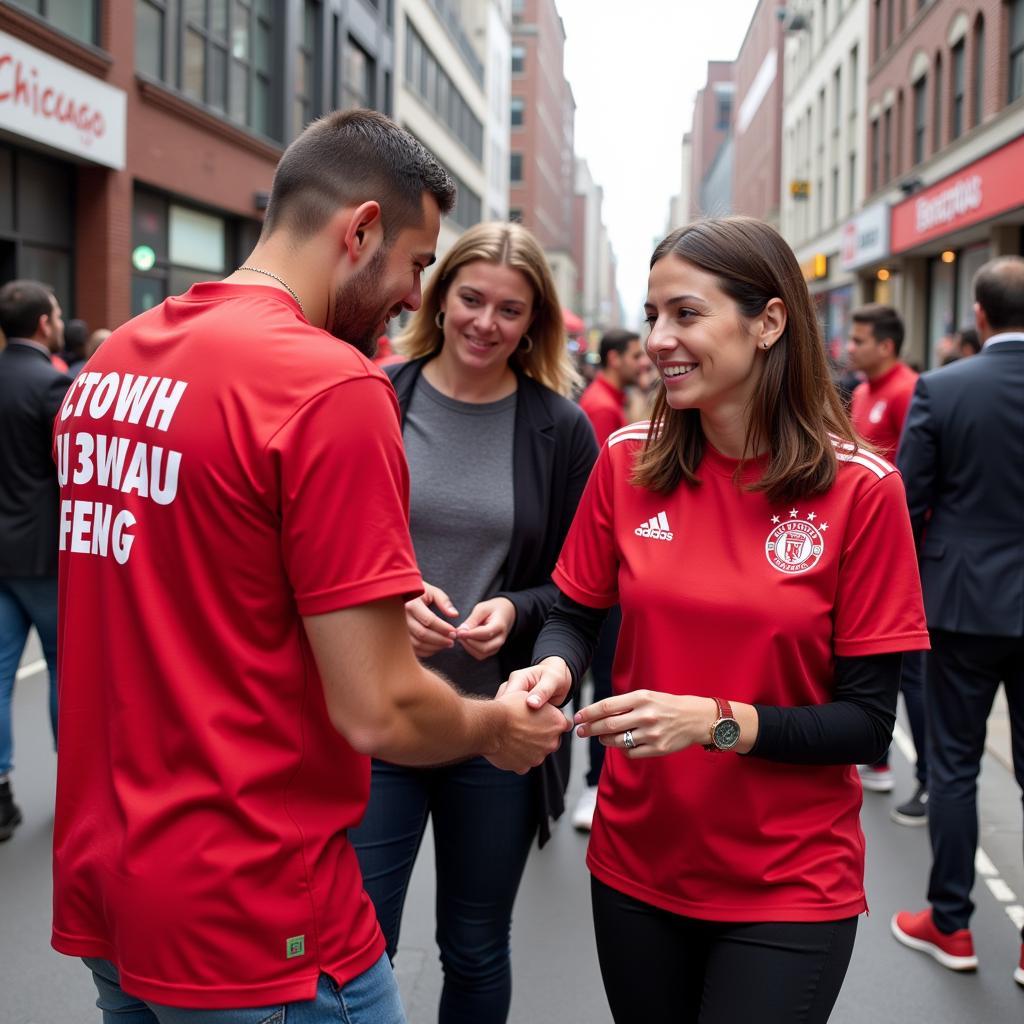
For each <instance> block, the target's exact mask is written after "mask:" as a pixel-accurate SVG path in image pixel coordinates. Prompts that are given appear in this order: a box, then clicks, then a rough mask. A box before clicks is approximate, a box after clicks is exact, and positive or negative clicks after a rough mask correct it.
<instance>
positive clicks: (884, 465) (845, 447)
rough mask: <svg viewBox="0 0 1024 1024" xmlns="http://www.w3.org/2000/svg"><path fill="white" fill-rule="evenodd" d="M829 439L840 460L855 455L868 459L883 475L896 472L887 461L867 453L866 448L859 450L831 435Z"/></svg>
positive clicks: (874, 454) (879, 456)
mask: <svg viewBox="0 0 1024 1024" xmlns="http://www.w3.org/2000/svg"><path fill="white" fill-rule="evenodd" d="M830 437H831V438H832V444H833V446H834V447H835V448H836V455H838V456H839V457H840V458H842V457H843V455H844V454H847V455H857V456H859V457H860V458H862V459H868V460H870V461H872V462H874V463H875V464H876V465H877V466H878V468H879V469H881V470H882V471H883V475H887V474H889V473H895V472H896V467H895V466H894V465H893V464H892V463H891V462H889V461H888V460H886V459H883V458H882V456H881V455H878V454H876V453H875V452H871V451H868V450H867V449H866V448H859V447H857V446H856V445H853V444H851V443H850V442H849V441H843V440H842V439H841V438H838V437H836V436H835V435H834V434H831V435H830Z"/></svg>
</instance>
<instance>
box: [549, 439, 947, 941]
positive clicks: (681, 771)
mask: <svg viewBox="0 0 1024 1024" xmlns="http://www.w3.org/2000/svg"><path fill="white" fill-rule="evenodd" d="M647 430H648V424H646V423H642V424H634V425H632V426H630V427H626V428H624V429H623V430H620V431H618V432H617V433H615V434H613V435H612V436H611V438H610V439H609V441H608V444H607V445H606V446H605V448H604V449H603V450H602V452H601V455H600V457H599V458H598V461H597V464H596V466H595V468H594V472H593V475H592V476H591V478H590V481H589V483H588V485H587V489H586V491H585V492H584V495H583V499H582V501H581V502H580V506H579V510H578V512H577V514H576V518H575V521H574V522H573V525H572V528H571V529H570V531H569V535H568V537H567V538H566V542H565V546H564V548H563V550H562V553H561V556H560V558H559V562H558V565H557V567H556V569H555V572H554V580H555V582H556V583H557V584H558V586H559V587H560V588H561V589H562V590H563V591H564V592H565V593H566V594H567V595H568V596H569V597H571V598H573V599H574V600H576V601H578V602H580V603H581V604H585V605H588V606H590V607H595V608H602V607H608V606H611V605H613V604H615V603H619V604H621V606H622V629H621V631H620V633H619V642H618V648H617V650H616V653H615V664H614V669H613V688H614V691H615V692H616V693H624V692H628V691H629V690H634V689H655V690H662V691H665V692H668V693H676V694H696V695H699V696H706V697H724V698H726V699H727V700H735V701H742V702H746V703H751V704H755V703H757V704H768V705H779V706H802V705H809V704H821V703H825V702H827V701H829V700H830V699H831V696H832V680H833V668H834V663H835V657H836V656H837V655H840V656H854V655H867V654H882V653H887V652H897V651H907V650H915V649H923V648H926V647H927V646H928V633H927V630H926V627H925V620H924V609H923V606H922V601H921V587H920V582H919V579H918V572H917V561H916V558H915V554H914V543H913V538H912V537H911V532H910V522H909V519H908V515H907V506H906V498H905V496H904V493H903V484H902V481H901V480H900V477H899V474H898V473H897V472H896V471H895V470H894V469H893V467H892V466H890V465H889V464H888V463H886V462H885V461H883V460H882V459H881V458H879V457H878V456H876V455H872V454H867V453H862V452H852V451H850V450H849V447H848V448H841V447H840V449H839V458H840V465H839V472H838V475H837V479H836V482H835V484H834V486H833V487H832V488H831V490H830V491H829V492H828V493H827V494H823V495H819V496H816V497H808V498H805V499H802V500H800V501H796V502H792V503H778V502H771V501H769V500H768V499H767V498H766V497H765V496H764V494H761V493H757V492H750V491H746V490H743V489H742V488H741V487H740V486H738V485H737V484H736V482H735V481H734V473H735V471H736V469H737V463H736V462H735V461H733V460H731V459H727V458H725V457H724V456H722V455H720V454H719V453H717V452H716V451H714V450H712V449H709V450H708V452H707V454H706V455H705V457H704V460H703V462H702V464H701V466H700V470H699V474H698V475H699V478H700V484H699V485H698V486H696V487H690V486H688V485H686V484H683V485H681V486H680V487H678V488H677V489H676V490H675V491H674V492H673V493H672V494H669V495H662V494H657V493H654V492H652V491H648V490H642V489H640V488H638V487H635V486H634V485H633V484H631V483H630V479H629V478H630V474H631V471H632V463H633V458H634V455H635V454H636V453H637V451H638V450H639V449H640V447H641V446H642V444H643V440H644V438H645V437H646V434H647ZM851 447H852V446H851ZM763 467H764V463H763V461H758V462H754V463H748V465H747V466H746V467H745V470H744V477H743V480H744V481H745V482H750V481H751V480H753V479H756V477H757V475H758V474H759V473H761V472H763ZM860 806H861V785H860V782H859V780H858V778H857V772H856V769H855V768H854V767H853V766H851V765H839V766H824V767H816V766H810V767H809V766H806V765H790V764H778V763H774V762H770V761H766V760H761V759H759V758H757V757H744V756H740V755H735V754H723V753H709V752H708V751H705V750H704V749H702V748H701V747H699V746H698V747H691V748H689V749H687V750H685V751H680V752H678V753H675V754H672V755H669V756H667V757H660V758H651V759H649V760H647V759H645V760H630V759H628V758H627V757H625V756H624V754H623V752H622V751H621V750H620V749H618V748H609V750H608V753H607V758H606V760H605V766H604V769H603V772H602V775H601V782H600V792H599V799H598V802H597V816H596V818H595V820H594V828H593V832H592V833H591V840H590V849H589V853H588V857H587V863H588V865H589V867H590V870H591V871H592V872H593V874H594V875H595V876H596V877H597V878H599V879H600V880H601V881H603V882H604V883H606V884H607V885H610V886H611V887H612V888H614V889H618V890H619V891H621V892H625V893H627V894H629V895H631V896H634V897H635V898H637V899H639V900H643V901H644V902H646V903H650V904H653V905H654V906H658V907H662V908H663V909H665V910H669V911H672V912H673V913H677V914H682V915H685V916H688V917H696V918H703V919H707V920H718V921H817V920H833V919H839V918H843V917H849V916H853V915H855V914H858V913H860V912H861V911H862V910H864V909H865V907H866V903H865V897H864V886H863V882H864V836H863V834H862V832H861V828H860V821H859V812H860Z"/></svg>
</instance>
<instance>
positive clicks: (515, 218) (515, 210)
mask: <svg viewBox="0 0 1024 1024" xmlns="http://www.w3.org/2000/svg"><path fill="white" fill-rule="evenodd" d="M508 219H509V220H510V221H511V222H512V223H513V224H522V223H523V211H522V210H521V209H519V207H518V206H513V207H511V209H509V211H508Z"/></svg>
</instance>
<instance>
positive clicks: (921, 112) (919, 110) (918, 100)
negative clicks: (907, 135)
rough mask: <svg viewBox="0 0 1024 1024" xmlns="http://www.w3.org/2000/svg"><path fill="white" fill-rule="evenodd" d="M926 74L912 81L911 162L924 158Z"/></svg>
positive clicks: (926, 102)
mask: <svg viewBox="0 0 1024 1024" xmlns="http://www.w3.org/2000/svg"><path fill="white" fill-rule="evenodd" d="M927 105H928V76H927V75H922V76H921V77H920V78H919V79H918V80H917V81H916V82H915V83H914V148H913V157H914V160H913V163H914V164H919V163H921V161H922V160H924V131H925V124H926V122H927V120H928V116H927Z"/></svg>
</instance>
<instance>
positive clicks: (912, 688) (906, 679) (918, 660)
mask: <svg viewBox="0 0 1024 1024" xmlns="http://www.w3.org/2000/svg"><path fill="white" fill-rule="evenodd" d="M924 667H925V652H924V651H907V652H905V653H904V655H903V672H902V674H901V675H900V690H901V691H902V693H903V703H904V704H906V706H907V721H909V722H910V735H911V738H912V739H913V740H914V747H915V748H916V749H917V765H916V766H915V768H914V775H915V776H916V777H917V782H918V785H920V786H924V788H925V789H927V788H928V735H927V730H926V728H925V713H924V691H925V687H924ZM888 763H889V751H888V750H887V751H886V752H885V755H884V756H883V757H881V758H880V759H879V760H878V761H876V762H875V767H881V766H883V765H887V764H888Z"/></svg>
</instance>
